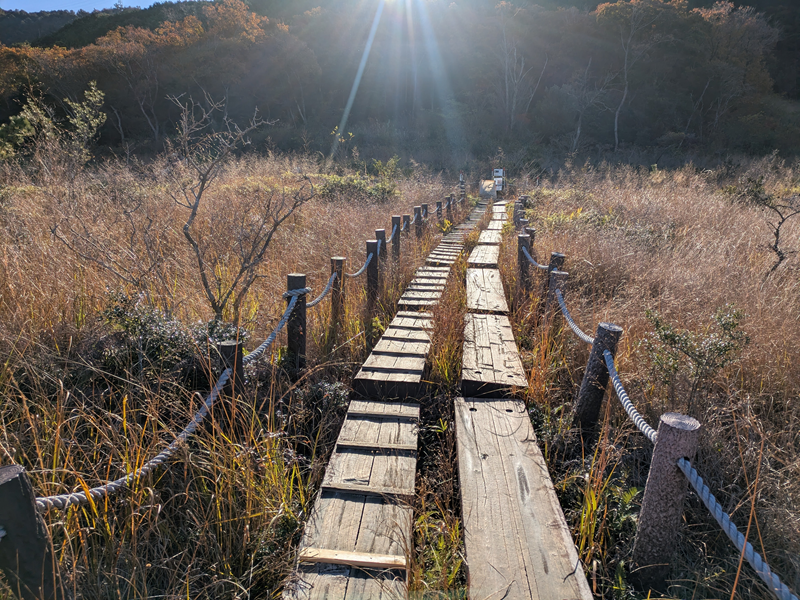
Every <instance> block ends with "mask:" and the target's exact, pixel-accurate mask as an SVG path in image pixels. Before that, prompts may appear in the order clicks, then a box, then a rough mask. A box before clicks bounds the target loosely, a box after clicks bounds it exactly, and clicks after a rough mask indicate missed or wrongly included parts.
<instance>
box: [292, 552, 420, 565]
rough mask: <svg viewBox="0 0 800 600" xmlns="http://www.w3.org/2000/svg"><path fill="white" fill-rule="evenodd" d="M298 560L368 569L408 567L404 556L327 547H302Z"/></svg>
mask: <svg viewBox="0 0 800 600" xmlns="http://www.w3.org/2000/svg"><path fill="white" fill-rule="evenodd" d="M297 560H299V561H300V562H311V563H327V564H333V565H349V566H351V567H366V568H370V569H403V570H405V569H406V568H407V567H408V561H407V560H406V557H405V556H398V555H394V554H372V553H367V552H348V551H345V550H329V549H327V548H303V549H302V550H300V553H299V554H298V555H297Z"/></svg>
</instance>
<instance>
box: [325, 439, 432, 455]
mask: <svg viewBox="0 0 800 600" xmlns="http://www.w3.org/2000/svg"><path fill="white" fill-rule="evenodd" d="M336 448H337V450H348V451H355V450H365V451H368V452H416V451H417V445H416V444H392V443H388V442H360V441H349V442H342V441H338V442H336Z"/></svg>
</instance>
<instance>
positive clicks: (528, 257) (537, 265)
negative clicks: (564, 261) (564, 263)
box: [522, 246, 550, 271]
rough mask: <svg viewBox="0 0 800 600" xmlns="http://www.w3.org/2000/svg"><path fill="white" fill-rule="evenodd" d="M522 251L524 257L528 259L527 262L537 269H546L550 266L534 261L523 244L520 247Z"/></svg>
mask: <svg viewBox="0 0 800 600" xmlns="http://www.w3.org/2000/svg"><path fill="white" fill-rule="evenodd" d="M522 253H523V254H524V255H525V258H527V259H528V262H530V263H531V264H532V265H533V266H534V267H536V268H537V269H541V270H542V271H547V270H549V269H550V267H548V266H547V265H542V264H539V263H538V262H536V259H534V258H533V257H532V256H531V254H530V252H528V249H527V248H526V247H525V246H523V247H522Z"/></svg>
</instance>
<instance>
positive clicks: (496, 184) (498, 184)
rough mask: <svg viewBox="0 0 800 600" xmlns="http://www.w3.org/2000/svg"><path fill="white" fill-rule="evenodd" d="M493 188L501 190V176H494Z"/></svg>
mask: <svg viewBox="0 0 800 600" xmlns="http://www.w3.org/2000/svg"><path fill="white" fill-rule="evenodd" d="M494 189H496V190H497V191H498V192H501V191H503V178H502V177H495V178H494Z"/></svg>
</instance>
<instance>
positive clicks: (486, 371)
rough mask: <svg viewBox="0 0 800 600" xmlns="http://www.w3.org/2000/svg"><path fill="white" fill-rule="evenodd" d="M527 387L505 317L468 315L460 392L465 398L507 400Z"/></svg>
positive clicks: (465, 327)
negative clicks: (484, 397)
mask: <svg viewBox="0 0 800 600" xmlns="http://www.w3.org/2000/svg"><path fill="white" fill-rule="evenodd" d="M527 386H528V381H527V378H526V376H525V370H524V369H523V367H522V361H521V360H520V357H519V352H518V351H517V346H516V343H515V342H514V334H513V331H512V329H511V323H510V322H509V320H508V317H506V316H505V315H491V314H485V315H484V314H473V313H467V315H466V316H465V326H464V352H463V358H462V366H461V391H462V393H463V394H464V395H465V396H487V395H493V396H508V395H510V394H512V393H514V390H515V389H522V388H526V387H527Z"/></svg>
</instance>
